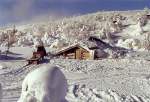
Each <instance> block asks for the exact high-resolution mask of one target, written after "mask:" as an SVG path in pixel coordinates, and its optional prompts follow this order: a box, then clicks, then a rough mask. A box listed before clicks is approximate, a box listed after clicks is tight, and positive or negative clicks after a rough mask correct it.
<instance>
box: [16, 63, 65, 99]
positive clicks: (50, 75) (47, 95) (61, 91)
mask: <svg viewBox="0 0 150 102" xmlns="http://www.w3.org/2000/svg"><path fill="white" fill-rule="evenodd" d="M66 94H67V80H66V78H65V76H64V74H63V73H62V71H61V70H60V68H59V67H57V66H52V65H51V66H48V65H47V66H42V67H40V68H38V69H35V70H34V71H32V72H30V73H29V74H28V75H27V76H26V77H25V79H24V81H23V83H22V92H21V96H20V98H19V100H18V102H67V100H66V99H65V96H66Z"/></svg>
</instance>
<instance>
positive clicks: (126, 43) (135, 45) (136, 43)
mask: <svg viewBox="0 0 150 102" xmlns="http://www.w3.org/2000/svg"><path fill="white" fill-rule="evenodd" d="M117 46H120V47H124V48H126V49H134V50H138V49H140V48H141V42H140V40H138V39H126V40H123V39H120V40H118V43H117Z"/></svg>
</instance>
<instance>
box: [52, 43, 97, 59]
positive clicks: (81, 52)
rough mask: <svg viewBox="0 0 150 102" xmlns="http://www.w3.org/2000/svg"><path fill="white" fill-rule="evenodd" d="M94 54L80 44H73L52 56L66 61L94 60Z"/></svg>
mask: <svg viewBox="0 0 150 102" xmlns="http://www.w3.org/2000/svg"><path fill="white" fill-rule="evenodd" d="M94 52H95V50H92V49H90V48H88V47H87V46H84V45H82V44H73V45H70V46H68V47H65V48H63V49H61V50H60V51H58V52H56V53H55V54H54V56H62V57H63V58H68V59H79V60H86V59H94Z"/></svg>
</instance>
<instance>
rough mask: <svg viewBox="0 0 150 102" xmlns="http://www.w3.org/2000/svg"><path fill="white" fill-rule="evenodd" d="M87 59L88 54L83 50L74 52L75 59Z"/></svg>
mask: <svg viewBox="0 0 150 102" xmlns="http://www.w3.org/2000/svg"><path fill="white" fill-rule="evenodd" d="M88 58H89V53H88V52H86V51H84V50H83V49H81V48H80V49H77V50H76V59H80V60H82V59H88Z"/></svg>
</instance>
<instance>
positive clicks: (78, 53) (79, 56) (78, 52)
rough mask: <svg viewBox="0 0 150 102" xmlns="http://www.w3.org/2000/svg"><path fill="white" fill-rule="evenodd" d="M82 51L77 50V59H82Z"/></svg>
mask: <svg viewBox="0 0 150 102" xmlns="http://www.w3.org/2000/svg"><path fill="white" fill-rule="evenodd" d="M81 54H82V50H81V49H77V50H76V59H82V55H81Z"/></svg>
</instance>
